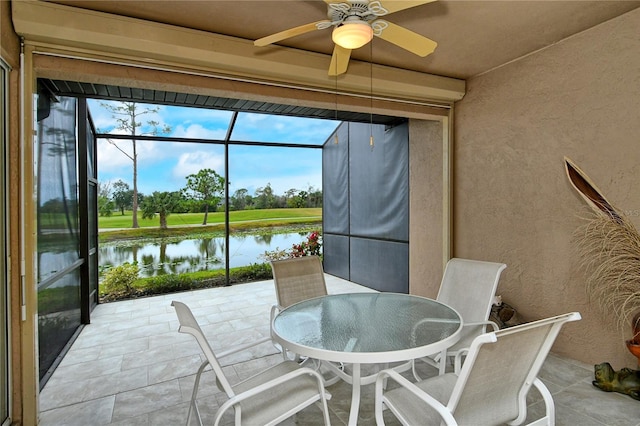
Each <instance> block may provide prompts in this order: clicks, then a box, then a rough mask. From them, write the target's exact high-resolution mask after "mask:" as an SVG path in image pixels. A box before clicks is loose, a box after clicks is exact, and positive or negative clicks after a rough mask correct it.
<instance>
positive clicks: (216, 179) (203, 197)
mask: <svg viewBox="0 0 640 426" xmlns="http://www.w3.org/2000/svg"><path fill="white" fill-rule="evenodd" d="M223 190H224V178H223V177H222V176H220V175H219V174H218V173H216V171H215V170H213V169H202V170H200V171H199V172H198V173H196V174H191V175H189V176H187V186H186V187H185V188H184V189H183V190H182V191H183V192H184V193H185V194H188V195H189V196H191V197H192V198H193V199H195V200H197V201H198V202H199V203H200V204H202V205H204V220H203V221H202V224H203V225H206V224H207V217H208V216H209V206H210V205H211V206H217V205H218V203H219V202H220V199H221V198H222V191H223Z"/></svg>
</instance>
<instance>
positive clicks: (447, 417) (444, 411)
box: [375, 369, 458, 426]
mask: <svg viewBox="0 0 640 426" xmlns="http://www.w3.org/2000/svg"><path fill="white" fill-rule="evenodd" d="M385 378H390V379H393V380H394V381H395V382H396V383H398V384H399V385H400V386H402V387H403V388H405V389H407V390H408V391H409V392H411V393H412V394H414V395H415V396H416V397H417V398H420V399H421V400H422V401H424V402H425V403H426V404H428V405H430V406H431V407H432V408H433V409H434V410H436V411H437V412H438V414H440V417H442V420H443V421H444V423H445V424H446V425H451V426H454V425H457V424H458V423H457V422H456V419H454V418H453V414H451V411H449V409H448V408H447V407H445V406H444V405H442V403H440V401H438V400H437V399H435V398H434V397H432V396H431V395H429V394H428V393H426V392H425V391H423V390H422V389H420V388H419V387H417V386H416V385H415V384H413V383H411V382H410V381H409V380H407V379H406V378H404V377H403V376H402V375H401V374H400V373H398V372H397V371H394V370H392V369H388V370H382V371H381V372H379V373H378V377H377V378H376V388H375V404H376V408H375V412H376V420H378V424H384V422H382V419H378V418H377V417H378V415H380V417H381V416H382V402H383V399H382V396H383V394H382V390H383V388H384V381H385Z"/></svg>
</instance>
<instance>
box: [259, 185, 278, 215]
mask: <svg viewBox="0 0 640 426" xmlns="http://www.w3.org/2000/svg"><path fill="white" fill-rule="evenodd" d="M255 196H256V208H257V209H271V208H273V207H274V206H275V196H274V195H273V189H272V188H271V183H268V184H267V186H265V187H264V188H258V189H256V194H255Z"/></svg>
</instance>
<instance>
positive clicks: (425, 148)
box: [409, 120, 448, 298]
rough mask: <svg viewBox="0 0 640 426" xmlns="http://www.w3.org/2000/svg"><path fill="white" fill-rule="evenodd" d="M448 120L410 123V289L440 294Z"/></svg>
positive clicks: (443, 242)
mask: <svg viewBox="0 0 640 426" xmlns="http://www.w3.org/2000/svg"><path fill="white" fill-rule="evenodd" d="M445 131H446V121H444V120H441V121H425V120H411V121H410V122H409V208H410V212H409V292H410V293H411V294H416V295H419V296H424V297H431V298H435V297H436V296H437V295H438V289H439V288H440V281H441V279H442V273H443V271H444V263H445V257H446V256H447V255H448V253H445V247H446V243H447V240H446V239H447V235H448V230H447V226H446V225H447V221H446V220H445V214H446V210H445V209H444V208H443V200H445V198H446V197H447V194H448V191H447V188H446V185H447V180H446V179H444V176H445V173H446V171H447V167H446V164H445V163H443V157H445V154H446V152H447V148H448V146H446V145H445V144H444V132H445Z"/></svg>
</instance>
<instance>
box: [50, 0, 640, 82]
mask: <svg viewBox="0 0 640 426" xmlns="http://www.w3.org/2000/svg"><path fill="white" fill-rule="evenodd" d="M387 1H393V0H387ZM52 2H54V3H60V4H66V5H69V6H76V7H81V8H85V9H91V10H96V11H102V12H108V13H114V14H118V15H123V16H129V17H133V18H140V19H146V20H150V21H155V22H161V23H166V24H172V25H177V26H181V27H186V28H193V29H198V30H204V31H208V32H213V33H218V34H224V35H230V36H234V37H239V38H244V39H248V40H254V39H257V38H260V37H264V36H267V35H269V34H272V33H276V32H279V31H282V30H286V29H288V28H291V27H296V26H299V25H303V24H307V23H310V22H315V21H319V20H323V19H326V17H327V15H326V11H327V5H326V3H325V2H324V1H321V0H314V1H302V0H284V1H282V0H281V1H271V0H257V1H249V0H234V1H221V0H213V1H203V0H196V1H192V0H181V1H170V0H151V1H147V0H144V1H132V0H109V1H100V0H53V1H52ZM637 7H640V1H637V0H636V1H614V0H597V1H581V0H571V1H556V0H538V1H520V0H511V1H507V0H503V1H484V0H476V1H450V0H441V1H436V2H433V3H429V4H424V5H421V6H417V7H414V8H411V9H407V10H403V11H400V12H396V13H394V14H391V15H388V16H387V18H386V19H387V20H389V21H391V22H393V23H396V24H399V25H402V26H404V27H406V28H408V29H410V30H412V31H415V32H417V33H419V34H422V35H424V36H426V37H429V38H431V39H433V40H435V41H437V42H438V48H437V49H436V51H435V52H434V53H433V54H431V55H429V56H427V57H425V58H421V57H418V56H415V55H413V54H411V53H409V52H406V51H404V50H403V49H401V48H399V47H397V46H395V45H392V44H390V43H388V42H386V41H384V40H380V39H377V38H374V41H373V42H372V44H371V45H367V46H365V47H363V48H361V49H358V50H355V51H353V53H352V58H354V59H359V60H362V61H366V62H369V61H371V62H374V63H378V64H383V65H389V66H393V67H397V68H403V69H409V70H414V71H421V72H426V73H430V74H436V75H442V76H448V77H455V78H462V79H468V78H470V77H472V76H475V75H478V74H481V73H484V72H486V71H488V70H491V69H493V68H495V67H498V66H500V65H503V64H505V63H508V62H510V61H513V60H515V59H517V58H519V57H522V56H524V55H527V54H529V53H531V52H534V51H536V50H539V49H542V48H545V47H546V46H549V45H552V44H554V43H557V42H558V41H560V40H562V39H564V38H567V37H570V36H571V35H573V34H576V33H579V32H581V31H585V30H587V29H589V28H591V27H593V26H595V25H598V24H599V23H602V22H604V21H607V20H609V19H612V18H614V17H616V16H618V15H621V14H624V13H626V12H628V11H630V10H632V9H635V8H637ZM281 44H282V45H283V46H289V47H293V48H298V49H303V50H308V51H313V52H320V53H326V54H327V55H330V54H331V52H332V50H333V43H332V41H331V30H330V29H326V30H318V31H314V32H312V33H308V34H304V35H301V36H297V37H294V38H291V39H288V40H284V41H283V42H281ZM264 49H278V47H277V46H269V47H265V48H264ZM327 64H328V62H327Z"/></svg>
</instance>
